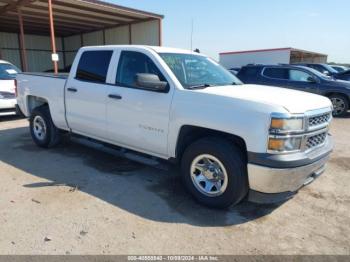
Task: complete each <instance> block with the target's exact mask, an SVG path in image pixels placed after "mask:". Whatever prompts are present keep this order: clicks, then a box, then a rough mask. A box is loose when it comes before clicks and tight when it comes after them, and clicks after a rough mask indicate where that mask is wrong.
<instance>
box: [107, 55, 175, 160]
mask: <svg viewBox="0 0 350 262" xmlns="http://www.w3.org/2000/svg"><path fill="white" fill-rule="evenodd" d="M155 61H156V60H154V61H153V60H152V59H151V58H150V56H148V55H146V54H144V53H141V52H134V51H122V52H121V55H120V59H119V63H118V70H117V76H116V85H115V86H109V89H108V96H109V99H108V101H107V132H108V137H109V140H111V141H113V142H115V143H117V144H119V145H122V146H125V147H129V148H132V149H135V150H139V151H144V152H147V153H151V152H152V153H154V154H155V155H158V156H166V155H167V136H168V125H169V112H170V106H171V98H172V90H173V89H172V88H171V87H170V86H169V84H168V88H167V90H166V91H165V92H156V91H152V90H147V89H145V88H142V87H140V86H138V85H137V84H136V81H135V80H136V74H138V73H150V74H156V75H158V77H159V78H160V80H162V81H166V79H165V77H164V74H163V73H161V71H160V70H159V67H158V66H157V65H156V64H157V62H155Z"/></svg>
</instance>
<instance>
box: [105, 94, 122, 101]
mask: <svg viewBox="0 0 350 262" xmlns="http://www.w3.org/2000/svg"><path fill="white" fill-rule="evenodd" d="M108 97H109V98H112V99H118V100H120V99H122V96H120V95H116V94H109V95H108Z"/></svg>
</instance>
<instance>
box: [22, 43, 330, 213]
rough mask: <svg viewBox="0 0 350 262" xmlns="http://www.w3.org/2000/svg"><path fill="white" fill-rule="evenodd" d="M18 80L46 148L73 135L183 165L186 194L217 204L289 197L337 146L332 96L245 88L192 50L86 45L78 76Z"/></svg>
mask: <svg viewBox="0 0 350 262" xmlns="http://www.w3.org/2000/svg"><path fill="white" fill-rule="evenodd" d="M17 79H18V103H19V105H20V107H21V109H22V110H23V112H24V114H25V115H26V116H27V117H29V118H30V132H31V136H32V138H33V140H34V142H35V143H36V144H37V145H38V146H40V147H44V148H48V147H52V146H55V145H57V143H58V142H59V141H60V136H61V131H62V130H64V131H66V132H70V133H72V134H79V135H81V136H84V137H89V138H93V139H94V140H97V141H102V142H103V143H108V144H112V145H114V146H118V148H123V149H122V150H121V151H120V153H121V154H124V156H125V157H128V158H131V159H133V160H137V161H141V162H144V163H148V164H155V163H154V162H157V161H158V159H161V160H168V161H171V162H173V163H178V164H179V165H180V166H181V170H182V172H181V173H182V178H183V181H184V185H185V186H186V188H187V189H188V190H189V192H190V193H191V194H192V195H193V196H194V197H195V198H196V199H197V200H198V201H199V202H200V203H203V204H205V205H208V206H210V207H220V208H222V207H227V206H229V205H231V204H237V203H239V202H240V201H241V200H242V199H244V198H245V197H246V196H247V195H248V198H249V199H250V200H253V201H262V202H266V201H267V200H268V199H269V201H271V199H274V200H277V199H278V200H281V199H285V198H289V197H291V196H292V195H294V194H295V193H296V192H297V191H298V189H299V188H301V187H303V186H305V185H307V184H309V183H310V182H312V181H313V180H314V179H315V178H317V177H318V176H319V175H320V174H321V173H322V172H323V171H324V169H325V164H326V162H327V160H328V157H329V155H330V153H331V151H332V147H333V146H332V140H331V136H329V135H328V126H329V124H330V122H331V118H332V117H331V111H332V109H331V107H332V104H331V102H330V100H329V99H327V98H325V97H322V96H318V95H314V94H308V93H305V92H299V91H294V90H284V89H277V88H274V87H268V86H256V85H243V84H242V82H241V81H239V80H238V79H237V78H236V77H235V76H233V75H232V74H230V73H229V72H228V71H227V70H226V69H224V68H223V67H221V66H220V65H219V64H218V63H216V62H215V61H214V60H212V59H210V58H208V57H207V56H205V55H203V54H198V53H194V52H190V51H186V50H180V49H172V48H165V47H147V46H100V47H83V48H81V49H80V50H79V51H78V53H77V55H76V58H75V60H74V63H73V65H72V69H71V71H70V74H69V76H68V77H66V76H60V75H58V76H56V77H52V76H51V75H46V74H41V75H36V74H28V73H26V74H19V75H18V78H17ZM145 201H147V199H145Z"/></svg>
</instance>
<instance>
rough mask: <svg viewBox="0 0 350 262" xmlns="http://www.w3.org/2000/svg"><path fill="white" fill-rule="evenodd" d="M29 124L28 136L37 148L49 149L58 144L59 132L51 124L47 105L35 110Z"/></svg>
mask: <svg viewBox="0 0 350 262" xmlns="http://www.w3.org/2000/svg"><path fill="white" fill-rule="evenodd" d="M29 122H30V134H31V136H32V139H33V141H34V142H35V144H37V145H38V146H40V147H43V148H50V147H54V146H56V145H57V144H58V143H59V142H60V139H61V134H60V130H59V129H58V128H57V127H56V126H55V125H54V123H53V122H52V118H51V114H50V110H49V107H48V106H47V105H44V106H40V107H37V108H35V109H34V110H33V112H32V114H31V116H30V119H29Z"/></svg>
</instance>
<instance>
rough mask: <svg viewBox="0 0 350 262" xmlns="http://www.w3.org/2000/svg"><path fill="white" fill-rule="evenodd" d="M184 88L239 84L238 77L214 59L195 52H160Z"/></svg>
mask: <svg viewBox="0 0 350 262" xmlns="http://www.w3.org/2000/svg"><path fill="white" fill-rule="evenodd" d="M159 55H160V56H161V57H162V58H163V60H164V61H165V63H166V64H167V65H168V66H169V67H170V69H171V71H172V72H173V73H174V74H175V76H176V78H177V79H178V80H179V82H180V83H181V84H182V86H183V87H184V88H187V89H191V88H196V87H198V88H199V87H202V88H204V87H208V86H222V85H238V84H242V82H241V81H240V80H238V78H237V77H235V76H234V75H232V74H231V73H230V72H229V71H227V70H226V69H224V68H223V67H222V66H220V65H219V64H218V63H216V62H215V61H214V60H212V59H210V58H208V57H205V56H201V55H195V54H176V53H161V54H159Z"/></svg>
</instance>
